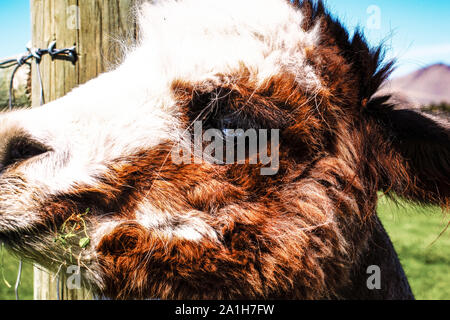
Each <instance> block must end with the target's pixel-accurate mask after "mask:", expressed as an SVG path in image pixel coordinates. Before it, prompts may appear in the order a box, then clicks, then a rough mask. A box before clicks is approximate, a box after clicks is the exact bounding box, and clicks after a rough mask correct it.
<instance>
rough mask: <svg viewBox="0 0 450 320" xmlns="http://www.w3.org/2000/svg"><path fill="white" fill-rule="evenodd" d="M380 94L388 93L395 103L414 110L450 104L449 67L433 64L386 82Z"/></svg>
mask: <svg viewBox="0 0 450 320" xmlns="http://www.w3.org/2000/svg"><path fill="white" fill-rule="evenodd" d="M380 93H381V94H385V93H390V94H392V95H393V96H394V98H393V99H394V100H395V101H397V102H400V103H402V104H407V105H409V106H410V107H415V108H420V107H423V106H428V105H431V104H440V103H443V102H444V103H448V104H450V66H448V65H445V64H435V65H431V66H429V67H426V68H423V69H420V70H418V71H415V72H413V73H411V74H409V75H406V76H403V77H399V78H394V79H391V80H388V81H387V82H386V83H385V84H384V86H383V87H382V89H381V90H380Z"/></svg>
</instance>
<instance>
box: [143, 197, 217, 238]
mask: <svg viewBox="0 0 450 320" xmlns="http://www.w3.org/2000/svg"><path fill="white" fill-rule="evenodd" d="M199 215H201V213H200V212H196V211H190V212H187V213H184V212H176V213H168V212H164V211H161V210H158V209H156V208H154V207H153V206H152V205H151V204H150V203H148V202H146V203H142V204H141V205H140V206H139V208H138V209H137V211H136V221H137V222H138V223H139V224H140V225H142V226H143V227H145V228H147V229H149V230H152V231H154V232H156V233H157V234H159V235H162V236H164V237H166V238H169V239H170V238H178V239H182V240H189V241H193V242H198V241H201V240H202V239H205V238H207V239H209V240H213V241H218V237H217V233H216V231H215V230H214V229H213V228H212V227H211V226H210V225H208V224H207V223H206V221H205V220H204V219H202V218H200V217H199ZM174 222H177V223H176V224H175V223H174ZM174 225H177V226H176V227H174Z"/></svg>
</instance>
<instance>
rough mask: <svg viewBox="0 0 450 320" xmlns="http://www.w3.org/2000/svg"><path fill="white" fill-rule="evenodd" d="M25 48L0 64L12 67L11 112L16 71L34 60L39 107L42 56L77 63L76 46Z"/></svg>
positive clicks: (29, 64)
mask: <svg viewBox="0 0 450 320" xmlns="http://www.w3.org/2000/svg"><path fill="white" fill-rule="evenodd" d="M26 48H27V52H28V53H27V54H25V55H22V56H20V57H18V58H16V59H8V60H4V61H1V62H0V69H8V68H11V67H14V69H13V71H12V73H11V79H10V81H9V101H8V107H9V110H10V111H11V110H12V108H13V100H14V90H13V89H14V77H15V75H16V73H17V71H18V70H19V69H20V68H21V67H22V66H24V65H28V66H31V63H30V62H29V61H30V60H34V62H35V65H36V73H37V76H38V81H39V96H40V105H43V104H44V103H45V97H44V86H43V83H42V75H41V70H40V64H41V61H42V57H43V56H44V55H47V54H48V55H49V56H50V57H51V59H52V61H53V60H55V59H59V60H66V61H70V62H72V64H75V63H76V62H77V61H78V54H77V51H76V46H73V47H71V48H64V49H56V41H52V42H51V43H50V45H49V46H48V48H47V49H36V48H33V47H32V46H31V45H30V44H28V45H27V46H26ZM22 267H23V264H22V259H20V261H19V268H18V272H17V279H16V283H15V286H14V293H15V295H16V300H19V285H20V280H21V276H22ZM56 286H57V288H56V292H57V299H58V300H60V299H61V297H60V293H59V276H58V278H57V283H56Z"/></svg>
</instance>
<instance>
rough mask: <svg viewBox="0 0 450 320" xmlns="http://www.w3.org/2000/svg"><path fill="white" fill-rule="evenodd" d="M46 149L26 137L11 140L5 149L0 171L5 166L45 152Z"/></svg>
mask: <svg viewBox="0 0 450 320" xmlns="http://www.w3.org/2000/svg"><path fill="white" fill-rule="evenodd" d="M47 151H48V149H47V148H46V147H44V146H43V145H41V144H40V143H38V142H36V141H33V140H31V139H28V138H18V139H14V140H12V141H11V142H10V143H9V145H8V147H7V149H6V155H5V159H3V161H2V163H1V164H0V171H1V170H3V169H4V168H5V167H8V166H11V165H13V164H16V163H19V162H21V161H24V160H28V159H30V158H33V157H36V156H38V155H41V154H43V153H46V152H47Z"/></svg>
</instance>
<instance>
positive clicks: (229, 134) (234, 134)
mask: <svg viewBox="0 0 450 320" xmlns="http://www.w3.org/2000/svg"><path fill="white" fill-rule="evenodd" d="M222 133H223V136H224V137H225V138H239V137H241V136H242V135H243V134H244V131H243V130H236V129H222Z"/></svg>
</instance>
